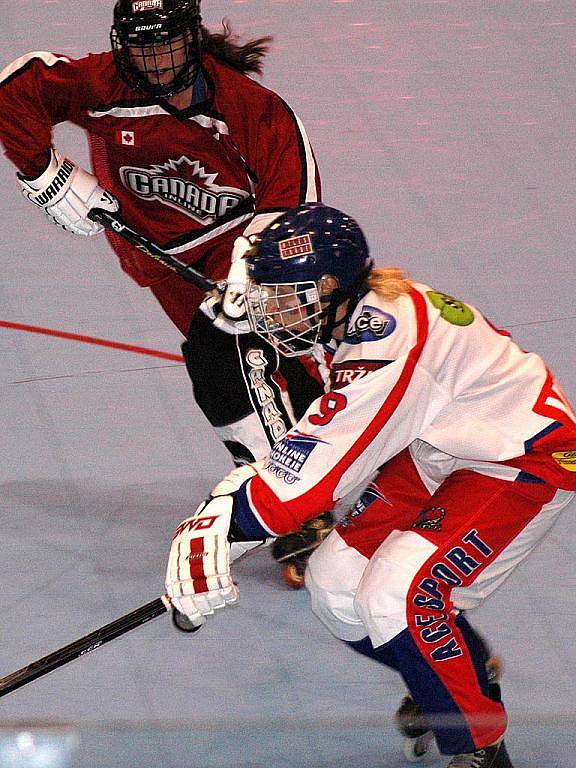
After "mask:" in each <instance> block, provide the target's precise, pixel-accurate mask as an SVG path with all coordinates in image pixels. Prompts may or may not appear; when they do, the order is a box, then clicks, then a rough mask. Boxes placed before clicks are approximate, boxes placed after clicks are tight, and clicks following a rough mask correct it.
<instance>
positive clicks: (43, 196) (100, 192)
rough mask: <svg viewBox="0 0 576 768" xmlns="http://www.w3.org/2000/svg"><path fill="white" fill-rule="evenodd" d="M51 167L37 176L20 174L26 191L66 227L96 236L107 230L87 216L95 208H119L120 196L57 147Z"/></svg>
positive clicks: (76, 233)
mask: <svg viewBox="0 0 576 768" xmlns="http://www.w3.org/2000/svg"><path fill="white" fill-rule="evenodd" d="M50 152H51V155H50V162H49V163H48V168H46V170H45V171H44V173H42V174H41V175H40V176H39V177H38V178H37V179H32V180H29V179H24V178H22V177H21V176H18V180H19V182H20V184H21V186H22V192H23V194H24V196H25V197H26V198H28V200H30V202H31V203H34V205H37V206H38V207H39V208H42V210H43V211H44V213H45V214H46V216H48V218H49V219H50V220H51V221H52V223H54V224H57V225H58V226H59V227H62V229H65V230H66V231H68V232H73V233H74V234H75V235H85V236H89V237H90V236H92V235H98V234H99V233H100V232H103V231H104V227H103V226H102V225H101V224H97V223H96V222H94V221H91V220H90V219H88V218H87V216H88V212H89V211H91V210H92V208H104V210H106V211H110V212H112V213H114V212H116V211H117V210H118V201H117V200H116V198H115V197H114V196H113V195H111V194H110V192H107V191H106V190H105V189H103V188H102V187H101V186H100V185H99V184H98V179H97V178H96V176H94V175H93V174H91V173H88V171H85V170H84V169H83V168H81V167H80V166H79V165H76V163H74V162H72V160H69V159H68V158H67V157H64V156H63V155H61V154H60V152H58V151H57V150H55V149H51V150H50Z"/></svg>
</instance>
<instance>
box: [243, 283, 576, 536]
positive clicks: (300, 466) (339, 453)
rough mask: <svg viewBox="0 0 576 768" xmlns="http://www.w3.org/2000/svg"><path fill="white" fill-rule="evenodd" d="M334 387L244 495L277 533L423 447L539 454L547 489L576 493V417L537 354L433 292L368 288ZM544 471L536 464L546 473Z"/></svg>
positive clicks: (468, 454)
mask: <svg viewBox="0 0 576 768" xmlns="http://www.w3.org/2000/svg"><path fill="white" fill-rule="evenodd" d="M329 374H330V391H328V392H327V393H326V394H325V395H324V396H323V397H322V398H321V399H319V400H316V401H315V402H314V403H313V404H312V405H311V406H310V408H309V409H308V411H307V412H306V414H305V415H304V417H303V418H302V419H301V420H300V422H299V423H298V424H297V425H296V427H294V428H293V429H292V430H290V432H289V433H288V434H287V435H286V437H285V438H284V439H282V440H280V441H279V442H278V443H277V444H276V445H275V446H274V448H273V449H272V450H271V453H270V455H269V456H268V458H267V459H265V460H263V461H261V462H258V464H256V465H255V468H256V469H257V471H258V475H257V476H256V477H254V478H253V479H252V480H251V481H250V482H249V483H248V485H247V487H246V488H245V489H244V490H243V493H242V494H240V496H241V497H242V499H244V501H243V502H242V501H241V499H240V498H239V499H238V505H239V509H240V508H243V512H242V516H243V517H245V516H246V515H248V514H250V513H251V514H252V515H254V517H255V518H256V520H257V521H258V522H259V523H260V524H261V525H262V526H263V527H264V528H265V529H266V530H268V531H270V532H271V533H273V534H281V533H284V532H286V531H288V530H294V529H297V528H299V526H300V524H301V522H303V521H304V520H306V519H308V518H310V517H312V516H313V515H314V514H318V513H319V512H322V511H325V510H327V509H330V508H332V507H333V506H334V504H335V503H336V502H337V501H338V500H339V499H341V498H343V497H344V496H346V495H347V494H349V493H350V492H351V491H352V490H353V489H356V488H357V487H358V486H360V485H361V484H362V483H366V482H367V481H368V480H369V479H370V478H371V477H372V475H373V474H374V472H375V471H376V470H377V469H378V468H379V467H381V466H382V465H383V464H384V463H385V462H387V461H388V460H389V459H391V458H392V457H393V456H395V455H396V454H398V453H399V452H400V451H402V450H403V449H404V448H406V447H407V446H409V445H410V444H412V443H414V441H423V442H425V443H428V444H429V445H431V446H434V447H435V448H437V449H439V450H440V451H442V452H444V453H446V454H449V455H450V456H454V457H458V458H460V459H462V460H463V465H465V464H466V463H467V462H468V463H469V464H468V465H469V466H472V465H473V464H474V463H475V462H476V463H479V462H480V463H481V462H493V463H495V462H498V463H503V464H504V465H506V466H508V467H510V468H513V469H514V472H513V473H512V474H511V476H510V479H514V477H515V476H516V475H518V474H519V473H520V472H522V471H523V470H525V469H526V466H527V464H526V461H527V460H528V459H529V467H530V471H531V473H533V474H534V476H535V481H536V482H549V483H552V484H553V485H555V486H557V487H561V488H565V489H567V490H574V489H576V417H575V415H574V412H573V410H572V408H571V406H570V404H569V402H568V401H567V399H566V397H565V396H564V394H563V393H562V391H561V389H560V387H559V385H558V384H557V382H556V381H555V379H554V378H553V376H552V374H550V372H549V371H548V369H547V368H546V365H545V363H544V362H543V360H542V359H541V358H540V357H539V356H538V355H536V354H533V353H528V352H524V351H522V350H521V349H520V348H519V347H518V346H517V345H516V344H515V343H514V342H513V341H512V339H511V338H510V336H509V334H507V333H504V332H501V331H498V330H497V329H495V328H494V327H493V326H492V325H491V324H490V323H489V322H488V321H487V320H486V319H485V318H484V317H483V316H482V314H481V313H480V312H479V311H478V310H477V309H475V308H474V307H472V306H469V305H466V304H463V303H462V302H460V301H457V300H455V299H453V298H452V297H450V296H447V295H445V294H442V293H439V292H438V291H435V290H433V289H431V288H429V287H428V286H425V285H421V284H413V285H412V290H411V291H410V292H409V293H406V294H403V295H401V296H400V297H399V298H397V299H396V300H394V301H391V302H390V301H385V300H384V299H383V298H381V297H380V296H379V295H377V294H376V293H375V292H373V291H371V292H369V293H367V294H366V295H365V296H364V298H363V299H362V300H361V301H360V303H359V304H358V306H357V307H356V309H355V311H354V313H353V315H352V317H351V319H350V321H349V323H348V328H347V332H346V336H345V338H344V340H343V341H342V342H340V343H339V344H338V347H337V349H336V352H335V354H334V357H333V359H332V361H331V364H330V368H329ZM535 468H536V469H535Z"/></svg>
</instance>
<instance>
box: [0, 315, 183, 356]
mask: <svg viewBox="0 0 576 768" xmlns="http://www.w3.org/2000/svg"><path fill="white" fill-rule="evenodd" d="M0 328H10V329H11V330H14V331H28V333H42V334H44V336H55V337H56V338H58V339H71V340H72V341H81V342H82V343H84V344H97V345H98V346H100V347H110V348H112V349H121V350H123V351H124V352H134V353H135V354H137V355H147V356H148V357H159V358H161V359H162V360H175V361H176V362H178V363H182V362H183V361H184V358H183V357H182V356H181V355H173V354H171V353H170V352H161V351H160V350H159V349H147V348H146V347H136V346H134V345H133V344H121V343H120V342H119V341H108V340H107V339H97V338H95V337H94V336H83V335H81V334H79V333H68V332H66V331H56V330H54V329H53V328H40V327H39V326H37V325H24V324H23V323H10V322H8V321H7V320H0Z"/></svg>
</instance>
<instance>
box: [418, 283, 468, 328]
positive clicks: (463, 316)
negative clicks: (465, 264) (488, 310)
mask: <svg viewBox="0 0 576 768" xmlns="http://www.w3.org/2000/svg"><path fill="white" fill-rule="evenodd" d="M426 295H427V296H428V298H429V299H430V302H431V303H432V305H433V306H434V307H436V309H439V310H440V317H441V318H443V319H444V320H446V322H448V323H450V325H459V326H465V325H471V323H473V322H474V313H473V312H472V310H471V309H470V307H468V306H467V305H466V304H464V303H463V302H462V301H458V299H455V298H454V297H453V296H447V295H446V294H445V293H440V292H439V291H427V293H426Z"/></svg>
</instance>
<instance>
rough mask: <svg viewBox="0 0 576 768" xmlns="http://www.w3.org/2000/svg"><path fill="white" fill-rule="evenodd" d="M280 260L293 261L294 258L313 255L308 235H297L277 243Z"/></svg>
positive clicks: (310, 239)
mask: <svg viewBox="0 0 576 768" xmlns="http://www.w3.org/2000/svg"><path fill="white" fill-rule="evenodd" d="M278 249H279V251H280V258H281V259H294V258H295V257H296V256H307V255H309V254H311V253H314V248H313V246H312V238H311V237H310V235H299V236H298V237H291V238H289V239H288V240H280V241H279V243H278Z"/></svg>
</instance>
